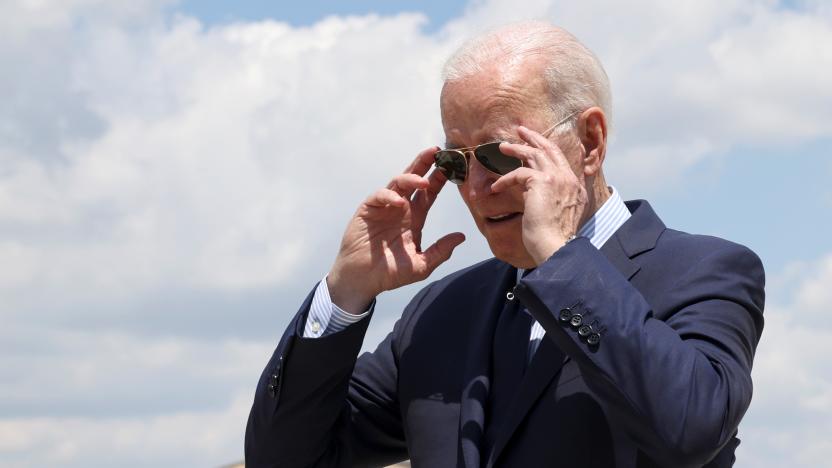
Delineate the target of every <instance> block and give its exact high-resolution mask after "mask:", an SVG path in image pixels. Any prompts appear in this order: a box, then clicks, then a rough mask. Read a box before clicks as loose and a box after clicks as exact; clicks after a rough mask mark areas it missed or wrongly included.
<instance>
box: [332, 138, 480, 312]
mask: <svg viewBox="0 0 832 468" xmlns="http://www.w3.org/2000/svg"><path fill="white" fill-rule="evenodd" d="M436 151H437V148H436V147H433V148H429V149H426V150H424V151H422V152H421V153H419V155H418V156H417V157H416V159H415V160H414V161H413V163H412V164H411V165H410V166H409V167H408V168H407V169H406V170H405V171H404V172H403V173H402V174H399V175H397V176H396V177H394V178H393V180H392V181H390V183H389V184H388V185H387V188H383V189H381V190H378V191H377V192H375V193H374V194H372V195H370V197H369V198H367V199H366V200H365V201H364V202H363V203H362V204H361V206H359V207H358V210H357V211H356V212H355V215H354V216H353V217H352V219H351V220H350V222H349V224H348V225H347V229H346V232H345V233H344V237H343V238H342V240H341V248H340V250H339V251H338V256H337V257H336V258H335V263H334V264H333V266H332V270H330V272H329V275H328V276H327V286H328V288H329V293H330V297H331V299H332V302H333V303H335V304H336V305H338V307H341V308H342V309H344V310H345V311H347V312H350V313H354V314H358V313H361V312H363V311H364V310H365V309H366V308H367V306H368V305H369V303H370V302H371V301H372V300H373V298H374V297H375V296H377V295H378V294H379V293H381V292H383V291H388V290H391V289H395V288H398V287H400V286H404V285H407V284H410V283H415V282H416V281H421V280H423V279H425V278H427V277H428V276H429V275H430V274H431V273H432V272H433V270H435V269H436V267H438V266H439V265H440V264H442V263H443V262H445V261H446V260H447V259H448V258H450V256H451V253H452V252H453V250H454V249H455V248H456V247H457V246H458V245H459V244H461V243H462V242H463V241H464V240H465V236H464V235H463V234H462V233H459V232H455V233H452V234H448V235H446V236H444V237H442V238H441V239H439V240H438V241H436V242H435V243H434V244H433V245H431V246H430V247H429V248H428V249H427V250H424V251H423V250H422V248H421V240H422V227H423V226H424V225H425V219H426V217H427V213H428V210H429V209H430V207H431V205H433V202H434V200H436V196H437V195H438V194H439V191H440V190H442V187H443V186H444V185H445V182H446V181H447V179H446V178H445V176H443V175H442V173H441V172H439V171H433V172H432V173H431V175H430V176H429V177H427V178H426V177H424V175H425V174H426V173H427V172H428V170H429V169H430V167H431V165H432V164H433V155H434V154H435V153H436Z"/></svg>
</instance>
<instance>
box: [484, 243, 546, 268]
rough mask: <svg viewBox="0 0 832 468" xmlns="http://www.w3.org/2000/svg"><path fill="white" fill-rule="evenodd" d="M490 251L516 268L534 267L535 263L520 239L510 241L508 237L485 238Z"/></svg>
mask: <svg viewBox="0 0 832 468" xmlns="http://www.w3.org/2000/svg"><path fill="white" fill-rule="evenodd" d="M487 240H488V247H489V248H490V249H491V253H493V254H494V256H495V257H497V258H498V259H499V260H502V261H504V262H506V263H508V264H509V265H511V266H513V267H516V268H534V267H535V263H534V260H533V259H532V257H531V255H529V253H528V252H526V248H525V247H524V246H523V241H522V240H519V239H518V240H517V241H516V242H512V240H510V239H487Z"/></svg>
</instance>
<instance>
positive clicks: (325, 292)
mask: <svg viewBox="0 0 832 468" xmlns="http://www.w3.org/2000/svg"><path fill="white" fill-rule="evenodd" d="M374 304H375V301H373V303H372V304H370V308H369V309H367V310H366V311H364V313H362V314H360V315H354V314H351V313H349V312H346V311H345V310H343V309H341V308H340V307H338V306H337V305H335V304H333V303H332V299H330V297H329V288H328V287H327V285H326V277H324V279H323V280H321V282H320V283H319V284H318V287H317V288H316V289H315V296H314V297H313V298H312V305H311V306H309V315H308V316H307V317H306V326H305V327H304V329H303V337H304V338H320V337H322V336H327V335H331V334H332V333H336V332H339V331H341V330H343V329H345V328H347V327H348V326H350V325H352V324H353V323H356V322H358V321H359V320H361V319H363V318H364V317H366V316H368V315H369V314H370V311H371V310H372V309H373V305H374Z"/></svg>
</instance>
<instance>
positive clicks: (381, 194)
mask: <svg viewBox="0 0 832 468" xmlns="http://www.w3.org/2000/svg"><path fill="white" fill-rule="evenodd" d="M364 204H365V205H367V206H370V207H374V208H383V207H386V206H391V205H392V206H395V207H403V206H404V205H405V204H407V200H405V199H404V198H402V196H401V195H400V194H399V193H398V192H395V191H393V190H390V189H386V188H384V189H380V190H378V191H376V192H375V193H373V194H372V195H370V196H369V197H367V200H365V201H364Z"/></svg>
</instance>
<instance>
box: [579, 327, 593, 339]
mask: <svg viewBox="0 0 832 468" xmlns="http://www.w3.org/2000/svg"><path fill="white" fill-rule="evenodd" d="M591 333H592V327H590V326H589V325H581V328H579V329H578V335H580V336H581V338H586V337H588V336H589V335H590V334H591Z"/></svg>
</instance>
